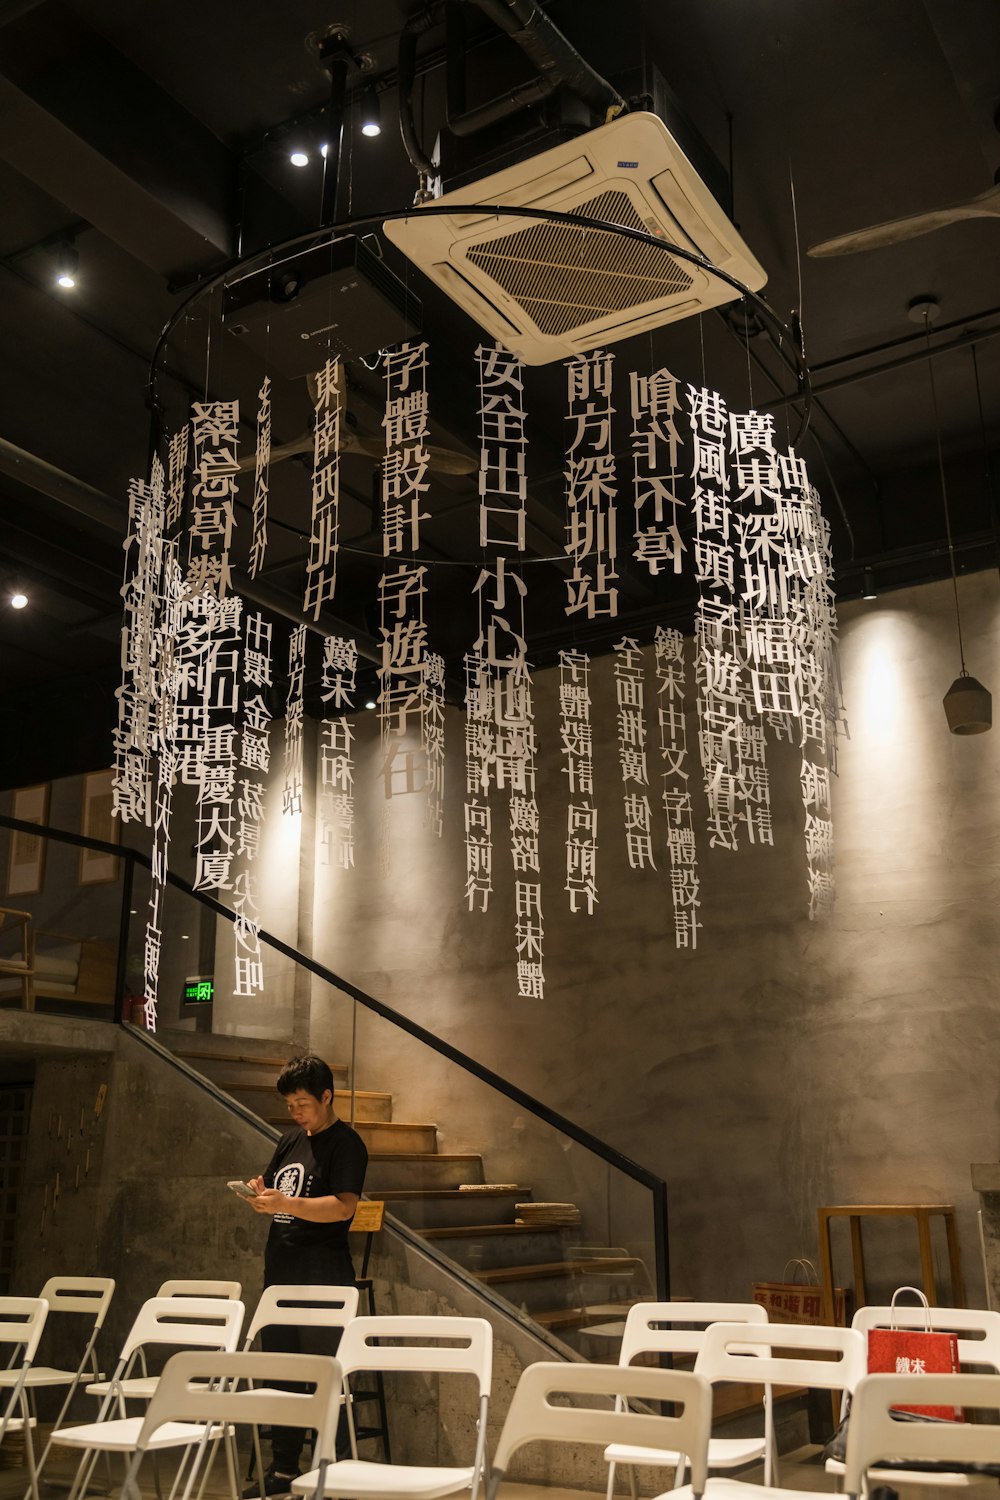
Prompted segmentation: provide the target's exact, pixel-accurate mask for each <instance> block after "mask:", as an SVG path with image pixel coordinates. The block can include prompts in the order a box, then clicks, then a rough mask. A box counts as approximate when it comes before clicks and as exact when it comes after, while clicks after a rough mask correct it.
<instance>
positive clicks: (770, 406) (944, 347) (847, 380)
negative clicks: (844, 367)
mask: <svg viewBox="0 0 1000 1500" xmlns="http://www.w3.org/2000/svg"><path fill="white" fill-rule="evenodd" d="M998 335H1000V324H998V325H997V326H996V327H993V328H969V329H966V331H965V332H964V333H962V334H960V335H959V337H958V338H955V339H948V340H947V342H946V343H943V344H935V345H934V346H933V348H932V349H930V350H928V349H926V348H924V349H914V350H911V352H910V353H909V354H901V355H900V356H899V358H898V359H888V360H884V361H883V362H882V364H879V365H869V366H868V368H867V369H866V370H854V371H852V372H851V373H850V374H848V375H838V376H837V377H836V379H834V380H827V381H825V382H824V383H823V385H814V386H813V388H812V393H813V398H814V400H819V399H820V398H821V397H822V396H825V395H826V393H827V392H828V391H839V390H840V389H842V387H844V386H846V385H855V384H856V383H857V382H858V381H859V380H870V379H871V378H872V377H874V376H876V375H891V374H892V373H893V371H894V370H903V369H905V368H906V366H907V365H915V364H919V363H920V361H921V360H925V359H930V358H932V357H933V356H934V355H935V354H951V353H953V352H954V351H955V350H956V349H968V348H970V347H971V346H972V345H975V344H984V343H986V341H987V340H988V339H995V338H996V337H997V336H998ZM853 357H854V358H857V359H861V358H863V356H862V355H861V354H858V355H856V356H853ZM814 371H815V367H814ZM799 400H801V396H800V395H798V394H796V395H784V396H776V397H775V398H774V400H773V401H765V402H764V403H763V405H762V406H761V408H760V409H761V411H775V410H777V409H778V408H779V407H782V406H790V405H792V404H794V402H796V401H799Z"/></svg>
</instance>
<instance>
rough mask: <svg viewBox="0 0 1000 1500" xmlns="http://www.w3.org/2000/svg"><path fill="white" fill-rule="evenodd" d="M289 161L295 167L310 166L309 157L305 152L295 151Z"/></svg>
mask: <svg viewBox="0 0 1000 1500" xmlns="http://www.w3.org/2000/svg"><path fill="white" fill-rule="evenodd" d="M288 160H289V161H290V162H291V164H292V166H293V167H307V166H308V165H309V157H308V156H307V155H306V153H305V152H304V151H293V152H292V153H291V155H290V156H289V158H288Z"/></svg>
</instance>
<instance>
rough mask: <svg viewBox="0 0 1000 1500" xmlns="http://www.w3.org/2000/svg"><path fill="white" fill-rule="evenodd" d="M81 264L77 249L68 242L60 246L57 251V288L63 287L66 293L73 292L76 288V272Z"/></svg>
mask: <svg viewBox="0 0 1000 1500" xmlns="http://www.w3.org/2000/svg"><path fill="white" fill-rule="evenodd" d="M79 264H80V257H79V256H78V255H77V253H76V249H75V247H74V246H73V245H71V244H70V243H69V241H68V240H67V241H66V242H65V243H64V244H62V245H60V246H59V248H58V250H57V251H56V286H61V287H62V288H63V289H64V290H65V291H67V292H71V291H72V290H73V288H74V287H75V286H76V270H77V266H78V265H79Z"/></svg>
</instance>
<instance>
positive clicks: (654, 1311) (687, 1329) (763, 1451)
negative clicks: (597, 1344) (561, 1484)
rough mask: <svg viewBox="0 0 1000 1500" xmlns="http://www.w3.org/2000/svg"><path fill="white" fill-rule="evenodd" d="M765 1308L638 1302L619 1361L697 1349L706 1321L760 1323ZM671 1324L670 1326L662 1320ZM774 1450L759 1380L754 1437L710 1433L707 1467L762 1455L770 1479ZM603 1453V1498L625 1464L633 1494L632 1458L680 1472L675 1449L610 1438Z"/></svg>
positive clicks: (767, 1400)
mask: <svg viewBox="0 0 1000 1500" xmlns="http://www.w3.org/2000/svg"><path fill="white" fill-rule="evenodd" d="M766 1322H767V1309H766V1308H765V1307H762V1306H761V1305H760V1303H759V1302H681V1303H677V1302H638V1303H636V1305H635V1306H634V1307H631V1308H630V1309H629V1313H628V1317H627V1318H626V1320H625V1332H624V1334H623V1335H622V1345H621V1352H620V1353H619V1355H618V1363H619V1364H620V1365H630V1364H632V1362H633V1361H634V1360H636V1359H638V1358H639V1357H640V1356H641V1355H643V1354H671V1355H673V1354H695V1355H696V1354H697V1353H698V1351H699V1349H700V1348H701V1346H702V1344H703V1342H704V1339H705V1329H706V1327H707V1325H708V1324H709V1323H754V1324H760V1323H766ZM666 1325H672V1326H666ZM773 1455H774V1415H773V1408H772V1400H771V1387H770V1386H769V1385H765V1386H764V1431H763V1433H762V1434H761V1436H760V1437H745V1438H712V1440H711V1442H710V1443H709V1445H708V1467H709V1468H710V1469H738V1468H739V1467H740V1466H741V1465H743V1464H749V1463H754V1462H755V1461H756V1460H757V1459H759V1458H763V1460H764V1483H765V1484H770V1483H771V1480H772V1477H773V1476H772V1463H773ZM604 1457H605V1458H606V1459H607V1461H608V1464H609V1469H608V1493H607V1500H612V1496H613V1495H614V1488H615V1471H616V1469H617V1466H618V1465H619V1464H628V1465H629V1466H630V1467H629V1484H630V1488H631V1492H632V1495H633V1497H634V1496H635V1493H636V1488H635V1472H634V1465H635V1464H649V1465H653V1466H658V1465H661V1464H666V1465H669V1466H670V1467H671V1468H675V1469H676V1470H677V1474H676V1482H677V1483H678V1484H679V1483H680V1482H681V1480H682V1479H683V1476H684V1470H685V1467H686V1466H685V1463H684V1456H683V1454H681V1453H670V1452H664V1451H663V1450H662V1449H651V1450H650V1451H649V1452H644V1451H643V1450H642V1449H639V1448H629V1447H626V1446H625V1445H623V1444H621V1443H612V1445H611V1446H610V1447H609V1448H608V1449H607V1450H606V1451H605V1454H604Z"/></svg>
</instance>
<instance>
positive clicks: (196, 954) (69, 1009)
mask: <svg viewBox="0 0 1000 1500" xmlns="http://www.w3.org/2000/svg"><path fill="white" fill-rule="evenodd" d="M10 836H11V830H10V829H8V828H6V827H4V826H2V825H0V861H3V863H0V869H2V868H4V865H5V864H6V865H7V866H8V867H9V863H10V855H11V851H10V848H9V839H10ZM38 838H39V842H40V843H41V844H42V846H43V848H42V854H43V858H42V859H41V861H40V869H39V873H38V878H37V880H35V882H34V883H35V885H36V886H37V889H34V890H27V889H23V887H25V886H27V885H28V884H30V883H31V882H30V881H29V880H28V879H27V878H21V879H20V885H21V886H22V889H20V890H15V891H12V892H11V893H10V895H9V896H8V897H6V898H5V905H6V907H7V911H8V912H9V913H10V914H9V915H6V916H5V918H4V922H3V923H2V924H0V1003H4V1004H7V1005H20V1004H22V1003H23V993H22V991H23V983H22V977H21V976H20V975H19V974H18V972H17V967H16V965H17V961H18V955H19V953H20V952H21V951H22V944H23V942H24V932H25V928H26V927H27V929H28V932H29V939H28V948H29V952H30V954H31V955H32V967H33V973H32V980H33V990H32V999H33V1001H34V1003H35V1005H36V1007H37V1009H39V1010H52V1011H55V1012H62V1013H66V1014H72V1015H80V1014H87V1015H92V1016H94V1017H96V1018H99V1019H103V1020H107V1019H112V1018H113V1017H114V1015H115V1008H114V1002H115V993H116V978H117V976H118V972H119V965H118V955H119V952H121V953H122V955H123V968H122V971H121V977H122V986H123V1000H122V1006H121V1018H122V1019H123V1020H125V1021H126V1022H130V1023H131V1024H133V1025H136V1026H140V1027H141V1026H144V1025H145V1024H146V1019H147V1018H146V1014H145V1008H144V1002H143V994H144V970H145V959H146V943H147V931H146V924H147V918H148V911H149V898H150V874H149V871H148V869H147V868H146V867H145V866H144V865H143V863H142V861H141V858H140V859H136V860H129V859H127V858H126V857H125V856H124V855H123V854H120V853H116V852H114V851H91V850H85V849H81V847H80V846H79V842H77V843H76V844H74V843H66V842H60V840H58V839H56V838H55V837H46V836H44V835H39V836H38ZM14 852H15V853H16V854H17V855H18V859H17V860H16V861H15V864H18V863H19V864H21V865H24V864H26V863H27V854H30V852H31V846H30V836H29V844H28V849H27V854H26V853H25V850H24V848H23V847H22V848H20V849H16V850H15V851H14ZM90 853H100V855H101V863H100V864H99V865H98V866H96V867H94V866H92V867H90V868H85V866H84V865H83V864H82V862H81V856H82V855H88V854H90ZM81 869H84V871H85V874H84V876H81ZM95 869H96V870H97V872H98V873H99V874H100V879H97V878H96V876H95ZM17 883H18V882H17V881H15V885H16V884H17ZM15 903H16V904H15ZM160 928H161V938H160V953H159V991H158V999H157V1039H158V1041H159V1042H160V1043H161V1044H162V1045H166V1046H167V1047H168V1048H170V1049H171V1050H172V1051H173V1052H174V1053H175V1055H176V1056H177V1057H178V1058H179V1059H180V1060H181V1061H183V1062H184V1063H185V1065H187V1066H189V1067H191V1068H193V1069H194V1070H195V1071H196V1072H199V1073H201V1074H202V1075H203V1076H204V1077H206V1078H208V1079H209V1080H210V1081H211V1082H212V1083H214V1084H215V1086H216V1087H218V1088H220V1089H222V1090H223V1092H225V1093H227V1094H228V1095H229V1096H230V1097H231V1098H232V1099H234V1100H235V1101H236V1102H237V1103H238V1104H240V1105H242V1106H243V1107H244V1108H247V1109H250V1110H252V1112H253V1113H254V1114H255V1115H257V1117H258V1118H260V1119H262V1120H264V1121H266V1122H267V1123H269V1124H271V1125H276V1126H279V1127H280V1126H283V1125H284V1124H285V1123H286V1120H285V1111H284V1109H283V1106H282V1101H281V1100H280V1098H279V1096H278V1095H277V1093H276V1091H275V1089H274V1080H275V1077H276V1074H277V1071H278V1068H279V1067H280V1065H281V1063H282V1062H283V1061H284V1060H285V1059H286V1058H287V1057H288V1056H290V1055H292V1054H293V1052H294V1051H295V1050H298V1048H300V1047H302V1046H303V1045H304V1044H305V1041H306V1039H308V1043H309V1045H310V1047H311V1048H312V1050H313V1051H316V1052H319V1053H320V1054H321V1055H322V1056H325V1057H326V1058H327V1059H328V1061H330V1063H331V1065H332V1066H333V1067H334V1069H335V1081H336V1085H337V1109H338V1113H339V1114H340V1115H341V1116H342V1117H343V1118H345V1119H348V1120H352V1121H353V1123H354V1124H355V1127H356V1128H357V1129H358V1130H359V1131H360V1132H361V1134H362V1135H363V1136H364V1137H365V1139H366V1141H367V1143H368V1146H369V1151H370V1168H369V1178H368V1192H369V1195H370V1196H374V1197H384V1198H385V1200H386V1205H387V1209H388V1211H389V1213H390V1214H391V1215H392V1216H393V1218H395V1219H396V1220H397V1221H398V1222H399V1223H400V1224H401V1225H404V1226H406V1227H407V1230H408V1232H410V1233H411V1234H413V1235H414V1236H416V1237H418V1238H419V1239H420V1240H422V1241H423V1243H424V1244H425V1245H426V1247H427V1249H428V1250H429V1251H430V1252H431V1253H433V1254H434V1255H435V1256H437V1257H439V1258H441V1259H443V1260H444V1261H445V1262H447V1263H451V1264H452V1265H454V1266H456V1267H459V1268H461V1270H462V1272H463V1273H464V1274H465V1275H467V1276H469V1277H471V1278H472V1279H474V1280H475V1281H477V1282H478V1283H479V1285H480V1286H481V1287H482V1288H483V1289H484V1291H485V1292H487V1293H488V1295H489V1296H491V1297H492V1298H495V1299H498V1300H500V1301H501V1302H503V1303H504V1304H505V1305H507V1306H508V1308H509V1310H510V1311H511V1312H512V1314H513V1315H515V1316H518V1317H520V1318H522V1319H524V1320H526V1321H529V1322H535V1323H537V1324H538V1325H540V1326H541V1327H542V1328H544V1329H546V1330H547V1331H548V1332H549V1333H550V1334H552V1335H553V1336H555V1337H557V1338H558V1339H560V1340H562V1341H563V1342H565V1343H567V1344H569V1345H571V1346H572V1347H573V1348H575V1349H577V1350H578V1351H579V1352H580V1353H581V1354H583V1355H584V1356H585V1357H587V1358H590V1359H597V1360H602V1359H608V1358H612V1359H613V1358H615V1357H616V1354H617V1348H618V1343H619V1341H620V1336H621V1328H622V1323H623V1320H624V1317H625V1314H626V1312H627V1309H628V1307H629V1306H631V1305H632V1304H633V1303H634V1302H636V1301H647V1300H650V1299H653V1298H657V1297H660V1296H662V1295H663V1294H664V1292H665V1290H666V1269H665V1258H666V1257H665V1246H666V1225H665V1192H664V1189H663V1184H662V1183H659V1182H658V1181H657V1179H656V1178H655V1177H652V1176H651V1175H650V1174H648V1173H647V1172H645V1171H644V1170H643V1169H642V1168H641V1167H636V1166H635V1164H633V1163H629V1162H628V1161H627V1160H626V1159H625V1158H623V1157H621V1156H619V1155H618V1154H617V1153H615V1152H614V1151H612V1150H611V1149H610V1148H608V1147H607V1146H606V1145H605V1144H604V1143H602V1142H600V1141H599V1140H596V1139H595V1138H594V1137H593V1136H590V1135H589V1134H588V1133H587V1132H586V1131H584V1130H581V1129H580V1128H579V1127H578V1126H577V1125H575V1124H574V1123H573V1122H570V1121H564V1120H561V1119H560V1118H559V1117H558V1116H557V1115H554V1114H553V1113H552V1112H551V1111H549V1110H548V1109H547V1108H546V1107H545V1106H544V1104H540V1103H539V1102H538V1101H535V1100H532V1099H531V1098H530V1097H529V1096H528V1095H526V1094H525V1093H523V1092H522V1091H520V1090H519V1089H518V1088H517V1086H516V1083H517V1081H516V1080H514V1081H513V1083H508V1082H507V1081H505V1080H503V1079H500V1078H498V1077H497V1076H496V1075H493V1074H492V1073H491V1072H490V1070H489V1068H488V1067H484V1066H483V1065H482V1064H481V1063H480V1062H478V1061H477V1060H475V1059H471V1058H467V1057H464V1056H463V1055H462V1054H461V1053H456V1052H455V1051H454V1049H452V1048H450V1047H449V1045H448V1044H447V1043H445V1042H442V1041H440V1040H439V1039H438V1038H436V1037H433V1036H432V1035H431V1034H430V1033H428V1032H425V1031H423V1029H422V1028H421V1027H420V1026H419V1023H418V1022H416V1021H415V1020H414V1019H412V1018H410V1019H408V1018H407V1017H406V1016H405V1015H402V1014H400V1013H398V1012H395V1011H392V1010H391V1009H390V1008H388V1007H384V1006H380V1004H379V1002H378V1000H377V999H373V998H372V997H361V998H359V995H360V992H357V993H356V994H353V993H351V992H350V985H349V984H348V983H347V982H346V981H343V980H340V979H338V977H337V976H336V975H333V974H330V973H329V972H328V971H326V970H323V969H322V967H321V966H319V965H317V964H314V963H311V962H310V961H309V960H308V959H304V958H303V956H302V955H298V954H296V953H295V952H294V950H293V947H292V945H291V944H288V945H287V947H288V951H285V950H284V945H282V944H281V943H280V942H277V943H275V942H273V941H272V940H271V935H269V934H267V933H262V934H261V938H260V943H261V964H262V976H261V977H262V985H261V986H260V987H257V986H253V987H252V990H253V992H252V993H249V994H241V993H239V992H238V991H239V989H240V985H239V984H238V983H237V979H236V962H235V960H236V956H237V952H238V951H239V952H244V951H245V950H242V949H241V950H238V949H237V945H236V934H235V932H234V926H233V922H232V920H231V918H230V917H229V916H227V915H226V913H225V912H224V911H221V910H217V909H215V907H214V906H213V903H212V902H211V901H210V900H209V901H206V900H205V899H204V898H202V897H199V896H197V895H195V894H193V893H191V892H189V891H187V890H185V889H183V888H182V887H181V886H179V885H178V884H177V883H176V882H171V883H168V884H167V886H166V888H165V890H164V892H163V894H162V897H161V901H160ZM60 963H61V964H62V965H63V968H62V969H61V970H60V973H61V974H62V975H63V976H64V977H63V979H62V984H61V985H60V984H58V983H57V982H56V981H55V979H54V978H53V977H52V976H53V974H54V973H55V970H56V969H57V968H58V966H59V964H60ZM46 966H47V968H46ZM43 973H45V974H47V975H48V977H47V978H42V977H40V976H42V975H43ZM63 986H65V987H63Z"/></svg>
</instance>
